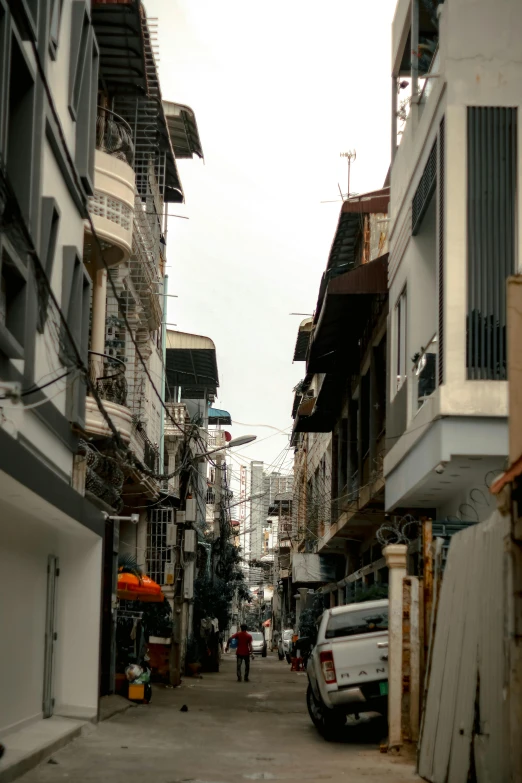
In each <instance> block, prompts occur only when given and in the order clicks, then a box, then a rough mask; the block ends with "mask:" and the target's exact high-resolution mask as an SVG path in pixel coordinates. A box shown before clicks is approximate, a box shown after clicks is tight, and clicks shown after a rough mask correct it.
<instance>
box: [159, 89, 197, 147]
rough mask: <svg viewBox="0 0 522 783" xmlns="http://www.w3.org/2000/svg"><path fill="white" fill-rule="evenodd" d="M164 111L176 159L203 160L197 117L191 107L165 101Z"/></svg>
mask: <svg viewBox="0 0 522 783" xmlns="http://www.w3.org/2000/svg"><path fill="white" fill-rule="evenodd" d="M163 109H164V111H165V117H166V119H167V125H168V128H169V133H170V138H171V140H172V146H173V147H174V154H175V155H176V158H193V157H194V155H197V156H198V158H203V147H202V146H201V139H200V138H199V131H198V124H197V122H196V115H195V114H194V112H193V111H192V109H191V108H190V106H184V105H183V104H181V103H172V102H171V101H163Z"/></svg>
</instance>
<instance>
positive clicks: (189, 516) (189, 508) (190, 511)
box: [185, 498, 196, 522]
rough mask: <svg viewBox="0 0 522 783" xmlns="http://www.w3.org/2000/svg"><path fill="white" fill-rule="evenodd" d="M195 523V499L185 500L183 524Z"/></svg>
mask: <svg viewBox="0 0 522 783" xmlns="http://www.w3.org/2000/svg"><path fill="white" fill-rule="evenodd" d="M195 521H196V498H187V500H186V503H185V522H195Z"/></svg>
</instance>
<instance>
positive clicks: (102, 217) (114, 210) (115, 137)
mask: <svg viewBox="0 0 522 783" xmlns="http://www.w3.org/2000/svg"><path fill="white" fill-rule="evenodd" d="M133 154H134V149H133V145H132V139H131V131H130V128H129V127H128V125H127V123H126V122H125V121H124V120H122V119H121V118H120V117H118V116H117V115H115V114H114V113H113V112H110V111H109V110H108V109H98V120H97V138H96V153H95V160H94V168H95V171H94V196H92V197H91V198H90V199H89V213H90V215H91V218H92V221H93V224H94V228H95V230H96V234H97V236H98V238H99V239H100V241H101V244H102V247H103V250H104V258H105V260H106V262H107V263H108V264H109V265H110V266H114V265H116V264H121V263H123V262H125V261H127V260H128V259H129V257H130V255H131V252H132V233H133V216H134V190H135V177H134V170H133V168H132V165H131V164H132V159H133ZM90 234H91V231H90V226H89V224H88V223H86V237H85V246H86V252H87V254H89V253H90V252H92V250H93V249H94V248H95V247H96V246H95V245H93V242H92V237H91V235H90Z"/></svg>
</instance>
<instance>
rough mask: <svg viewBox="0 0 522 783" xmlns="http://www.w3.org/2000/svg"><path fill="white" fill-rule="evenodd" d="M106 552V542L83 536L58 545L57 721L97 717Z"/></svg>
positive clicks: (62, 539) (80, 533) (61, 540)
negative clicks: (102, 590)
mask: <svg viewBox="0 0 522 783" xmlns="http://www.w3.org/2000/svg"><path fill="white" fill-rule="evenodd" d="M102 548H103V541H102V539H101V538H99V537H98V536H94V535H93V534H91V535H87V531H84V530H79V531H78V533H77V535H68V536H60V538H59V540H58V542H57V552H58V556H59V558H60V576H59V579H58V593H57V603H56V627H57V632H58V640H57V643H56V666H55V677H54V697H55V700H56V704H55V708H54V712H55V714H56V715H66V716H70V717H76V718H86V719H89V720H90V719H92V718H95V717H96V716H97V714H98V687H99V655H100V606H101V582H102Z"/></svg>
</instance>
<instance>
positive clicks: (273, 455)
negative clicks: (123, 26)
mask: <svg viewBox="0 0 522 783" xmlns="http://www.w3.org/2000/svg"><path fill="white" fill-rule="evenodd" d="M145 6H146V9H147V12H148V15H149V17H157V18H158V20H159V25H158V31H159V50H160V79H161V86H162V92H163V97H164V98H165V99H166V100H171V101H177V102H180V103H186V104H188V105H189V106H191V107H192V108H193V109H194V111H195V113H196V118H197V122H198V126H199V132H200V136H201V141H202V144H203V151H204V154H205V164H203V163H202V162H201V161H199V160H198V159H194V160H193V161H180V162H179V164H178V166H179V171H180V176H181V179H182V182H183V188H184V191H185V198H186V204H185V205H181V206H177V205H170V211H171V212H173V213H176V214H180V215H187V216H188V217H189V218H190V219H189V220H179V219H171V220H170V223H169V237H168V259H169V264H171V265H172V268H170V269H169V270H168V273H169V292H170V293H175V294H178V295H179V299H169V310H168V319H167V320H168V321H171V322H174V323H176V324H177V327H178V329H180V330H182V331H187V332H195V333H198V334H204V335H207V336H208V337H211V338H212V339H213V340H214V342H215V344H216V348H217V356H218V368H219V377H220V388H219V391H218V394H219V398H218V400H217V401H216V403H215V404H216V406H217V407H220V408H225V409H226V410H228V411H230V413H231V415H232V418H233V420H234V421H237V422H246V423H247V424H249V425H252V424H267V425H271V426H272V427H276V428H280V429H281V430H288V428H290V427H291V424H292V419H291V416H290V411H291V406H292V400H293V391H292V389H293V387H294V386H295V385H296V383H297V382H298V381H299V380H300V379H301V378H302V377H303V376H304V372H305V365H304V363H302V362H301V363H296V364H292V356H293V350H294V345H295V340H296V336H297V328H298V326H299V322H300V320H301V318H300V317H298V316H290V315H289V313H291V312H303V313H312V312H313V310H314V307H315V303H316V301H317V291H318V285H319V281H320V277H321V274H322V272H323V270H324V268H325V266H326V261H327V257H328V252H329V248H330V244H331V242H332V239H333V235H334V231H335V227H336V224H337V219H338V215H339V211H340V201H339V200H338V201H336V202H334V203H326V204H324V203H321V202H322V201H326V200H333V199H336V197H338V193H339V192H338V183H339V184H340V185H341V187H342V189H343V192H346V162H345V161H344V160H343V159H341V158H340V156H339V153H340V152H342V151H346V150H349V149H352V148H355V149H356V151H357V160H356V162H355V163H354V165H353V166H352V180H351V191H352V192H355V193H362V192H364V191H367V190H373V189H376V188H379V187H381V186H382V184H383V182H384V179H385V176H386V173H387V169H388V165H389V149H390V143H389V137H390V131H389V128H390V111H389V107H390V95H389V93H390V38H391V20H392V16H393V10H394V6H395V3H394V1H393V0H373V2H361V0H322V2H321V3H318V2H315V3H311V2H306V1H305V2H303V0H301V2H298V0H277V1H276V0H265V2H263V3H255V2H253V0H249V1H246V0H220V1H219V2H218V1H217V0H146V2H145ZM231 431H232V433H233V435H234V436H237V435H240V434H244V433H245V432H252V433H254V434H257V436H258V442H256V443H254V444H252V445H251V446H249V447H243V448H241V449H239V451H240V452H241V455H243V457H244V458H248V459H262V460H264V461H265V463H267V465H269V464H270V463H273V462H274V461H275V460H276V459H277V458H278V456H279V455H280V454H281V451H282V449H283V448H284V446H286V445H287V443H288V438H287V437H286V436H284V435H281V434H277V433H275V434H274V430H271V429H268V428H262V427H253V426H247V427H242V426H239V425H234V426H233V427H232V428H231ZM288 431H289V430H288ZM268 436H271V437H268ZM262 438H265V440H263V441H261V439H262ZM290 465H291V455H288V458H287V461H286V467H289V466H290Z"/></svg>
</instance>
